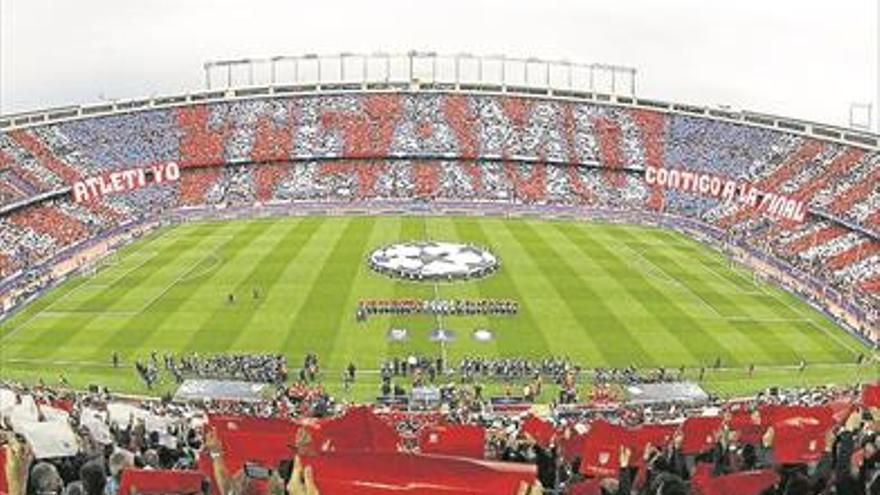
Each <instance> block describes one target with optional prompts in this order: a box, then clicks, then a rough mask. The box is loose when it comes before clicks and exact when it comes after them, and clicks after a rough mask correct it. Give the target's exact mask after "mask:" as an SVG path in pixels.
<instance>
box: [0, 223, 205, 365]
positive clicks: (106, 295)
mask: <svg viewBox="0 0 880 495" xmlns="http://www.w3.org/2000/svg"><path fill="white" fill-rule="evenodd" d="M196 244H197V240H193V239H190V238H188V237H182V238H180V239H176V240H175V242H174V243H173V244H172V251H171V252H169V253H167V254H166V255H165V256H167V258H164V257H163V258H155V259H154V260H153V261H152V262H151V263H148V264H146V265H142V266H140V267H139V268H138V269H137V270H136V271H134V272H132V273H130V274H129V276H131V277H136V278H138V279H139V280H146V279H148V278H149V277H150V276H151V275H152V274H155V273H156V272H158V271H159V270H161V269H162V268H163V264H162V263H161V261H162V259H166V260H168V261H169V262H170V261H171V258H172V257H173V256H176V255H177V254H178V253H179V252H180V251H187V250H189V249H192V248H193V247H195V246H196ZM172 253H173V254H172ZM137 290H139V289H138V287H137V286H135V285H130V286H128V287H124V286H122V284H121V283H120V284H116V285H113V286H110V287H107V288H105V289H104V290H103V291H101V293H99V294H95V295H93V296H91V297H89V298H88V299H86V300H84V301H82V302H80V303H79V304H78V305H77V306H76V309H78V310H80V309H81V310H84V309H85V308H87V307H91V305H93V304H95V301H99V300H101V301H107V303H106V309H110V308H113V307H114V304H113V302H114V301H116V299H114V298H113V296H114V295H115V296H118V297H124V296H125V294H127V293H129V292H132V291H137ZM99 309H100V308H99ZM99 315H100V312H94V313H89V312H82V313H71V314H70V315H69V316H68V317H66V318H59V319H58V320H57V321H56V322H55V323H53V324H52V325H51V326H49V327H48V328H46V329H43V330H42V331H41V332H40V334H39V336H38V337H36V338H34V339H33V340H31V341H29V342H28V344H27V345H26V346H25V348H23V349H21V350H20V351H19V352H17V353H16V355H17V356H20V357H28V358H48V357H49V356H51V355H53V354H61V355H64V354H66V353H67V352H69V349H68V344H69V343H70V342H71V341H72V340H74V339H76V338H77V337H78V336H79V334H80V333H82V332H85V331H87V329H88V327H89V325H90V323H91V322H92V321H94V320H95V319H96V318H97V317H98V316H99Z"/></svg>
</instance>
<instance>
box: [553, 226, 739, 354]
mask: <svg viewBox="0 0 880 495" xmlns="http://www.w3.org/2000/svg"><path fill="white" fill-rule="evenodd" d="M586 227H587V226H584V225H578V228H577V229H572V230H571V231H570V233H569V234H568V235H569V236H570V239H572V240H573V241H574V242H575V244H578V245H581V246H583V248H584V249H588V250H589V251H590V252H593V253H597V254H598V255H600V256H602V257H603V258H605V259H606V260H607V261H608V262H609V263H612V264H613V265H614V266H615V268H614V269H615V270H616V271H618V272H628V277H629V280H630V283H628V284H626V287H627V288H628V289H629V291H630V294H631V296H632V298H633V299H635V300H637V301H639V302H640V303H641V304H642V305H643V306H644V307H645V309H647V310H648V311H650V312H652V313H654V314H655V315H657V320H658V322H659V324H660V326H661V327H662V328H663V329H665V330H666V334H668V335H670V336H672V337H673V338H674V339H676V340H677V341H678V343H679V344H680V345H681V346H682V347H684V348H686V349H688V350H689V351H690V353H691V355H692V356H693V357H694V359H695V361H696V362H697V363H704V364H705V363H708V362H709V361H710V360H714V359H715V358H716V357H718V356H720V357H722V359H724V361H725V362H726V363H738V361H737V360H735V359H734V358H733V354H732V353H731V352H730V350H729V349H727V347H725V346H724V345H722V344H721V343H719V342H718V340H717V339H716V338H715V337H714V336H713V335H712V334H711V333H710V332H708V331H706V329H705V328H703V326H702V325H701V324H700V323H699V322H698V321H697V320H695V319H694V318H692V317H691V316H690V315H689V314H688V312H687V311H686V310H683V309H682V308H681V307H680V306H679V300H678V299H677V298H672V297H668V296H667V294H666V293H665V292H664V291H663V290H661V289H659V288H658V287H657V285H656V284H655V281H654V280H652V279H651V278H649V277H648V276H647V275H646V274H645V272H644V271H642V270H639V269H632V268H630V267H632V266H633V265H632V263H633V260H632V259H631V258H630V257H629V255H630V253H627V252H622V253H618V252H615V251H612V250H610V249H609V248H608V247H607V244H604V243H600V242H597V241H595V240H593V239H592V238H590V236H589V235H588V232H587V228H586ZM629 230H630V229H629V228H625V227H620V228H618V229H617V231H616V234H617V238H618V240H620V239H621V238H626V237H628V238H632V234H631V233H630V232H629ZM657 344H658V345H659V346H660V347H655V349H656V352H657V354H655V355H656V356H657V359H662V356H663V352H662V346H663V342H662V341H658V342H657ZM661 362H663V361H661ZM663 364H667V365H680V364H683V363H669V362H664V363H663Z"/></svg>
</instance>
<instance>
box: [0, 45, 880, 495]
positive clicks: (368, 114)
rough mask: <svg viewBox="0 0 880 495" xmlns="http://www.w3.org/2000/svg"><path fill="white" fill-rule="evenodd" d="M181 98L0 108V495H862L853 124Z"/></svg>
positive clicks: (478, 60) (430, 94)
mask: <svg viewBox="0 0 880 495" xmlns="http://www.w3.org/2000/svg"><path fill="white" fill-rule="evenodd" d="M201 74H202V75H203V76H204V83H203V87H201V88H192V90H190V91H186V92H179V93H174V94H165V95H162V96H148V97H136V98H128V99H119V100H112V101H109V100H107V101H101V102H99V103H88V104H78V103H77V104H71V105H65V106H61V107H51V108H49V107H48V105H47V107H46V108H44V109H40V110H34V111H27V112H16V113H6V114H2V115H0V275H2V276H0V278H2V282H0V468H2V469H0V494H9V495H19V494H49V493H53V494H61V493H64V494H67V493H86V494H90V495H91V494H95V495H98V494H110V495H116V494H120V495H121V494H125V495H128V494H135V493H137V494H156V495H159V494H194V493H204V494H211V495H227V494H230V495H232V494H236V495H237V494H243V493H244V494H263V493H266V494H275V493H284V494H291V495H302V494H309V495H315V494H322V495H339V494H342V495H348V494H361V493H363V494H386V493H412V494H473V495H478V494H479V495H483V494H485V495H489V494H493V495H494V494H510V495H514V494H522V495H526V494H531V495H537V494H540V493H544V494H558V495H562V494H605V495H610V494H616V495H624V494H626V495H630V494H643V495H648V494H650V495H655V494H660V495H671V494H702V495H713V494H731V495H758V494H771V495H772V494H778V495H794V494H809V493H823V494H826V493H827V494H831V493H836V494H856V495H860V494H875V493H880V136H878V134H876V133H872V132H871V131H870V129H864V128H858V127H843V126H835V125H830V124H822V123H817V122H812V121H809V120H805V119H796V118H788V117H780V116H775V115H772V114H770V113H762V112H751V111H745V110H735V109H732V108H730V107H716V106H706V105H694V104H690V103H687V102H677V101H666V100H663V99H657V98H653V97H650V98H649V97H644V96H642V95H641V94H640V93H639V91H637V89H638V87H637V75H638V76H639V77H641V74H640V73H639V72H638V71H637V70H636V68H634V67H629V66H623V65H614V64H605V63H595V62H585V63H581V62H572V61H568V60H545V59H541V58H534V57H517V56H513V55H511V56H494V55H493V56H479V55H470V54H463V53H449V54H446V53H439V52H426V51H417V50H410V51H401V52H399V53H395V52H389V53H380V52H377V53H363V54H361V53H348V52H346V53H338V54H333V53H328V54H320V55H315V54H306V55H290V56H276V57H272V58H265V59H218V60H210V61H208V62H206V63H205V64H204V66H203V67H201ZM242 75H244V76H242ZM242 77H243V78H242ZM869 112H870V110H869Z"/></svg>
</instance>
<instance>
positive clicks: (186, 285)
mask: <svg viewBox="0 0 880 495" xmlns="http://www.w3.org/2000/svg"><path fill="white" fill-rule="evenodd" d="M271 225H272V224H271V223H270V222H267V221H254V222H250V223H228V224H225V225H223V226H221V227H219V228H217V227H216V225H215V227H214V229H213V230H212V231H211V232H212V233H217V232H222V233H225V234H230V235H231V237H226V239H227V240H225V241H223V242H222V244H220V246H219V247H218V248H215V246H216V245H217V242H218V239H224V237H219V238H213V237H212V236H206V237H205V238H204V239H203V240H202V241H201V242H200V244H199V246H200V247H201V248H202V252H201V253H200V254H201V255H202V258H204V257H206V256H209V255H216V256H219V257H220V259H221V260H223V259H229V258H231V257H232V256H234V254H235V253H236V252H237V251H239V250H241V249H244V247H245V246H247V245H248V243H249V242H250V239H252V238H253V237H254V236H257V235H259V234H260V233H261V232H262V231H264V230H265V229H268V228H269V227H270V226H271ZM205 247H207V248H208V250H207V252H205V251H206V250H205V249H204V248H205ZM183 270H187V268H184V269H183ZM185 273H186V272H185V271H178V272H177V274H175V275H174V276H173V278H171V279H170V280H167V281H166V283H168V284H171V285H168V286H167V290H166V292H165V293H164V294H163V295H162V297H160V298H158V299H156V300H154V301H153V302H152V303H151V304H150V307H149V309H148V310H147V311H145V312H144V313H141V314H140V315H138V316H136V317H134V318H131V319H129V320H128V321H127V322H126V324H125V325H123V326H122V328H120V329H119V330H118V331H117V332H116V333H114V334H113V335H112V336H111V337H110V338H109V339H107V340H105V341H104V342H102V343H101V345H100V346H99V348H98V349H97V350H96V351H95V353H94V356H93V357H94V358H95V359H100V358H101V356H109V355H110V354H112V353H113V352H119V353H120V354H121V355H123V356H125V357H129V358H130V357H132V356H135V355H137V354H138V353H146V352H150V351H151V350H152V349H144V348H143V346H142V344H143V343H144V342H145V340H146V339H148V338H149V337H150V336H151V335H152V334H153V332H156V331H157V330H158V329H160V328H161V327H162V325H163V324H164V323H165V322H166V321H168V320H169V319H170V318H174V317H175V312H176V310H177V309H178V308H179V307H180V306H181V305H183V304H185V303H186V302H187V301H188V300H189V298H190V297H191V295H192V294H194V293H196V292H197V291H198V290H199V288H200V287H202V286H205V285H207V284H209V283H210V282H211V280H212V277H201V278H195V279H189V280H185V281H184V280H180V277H182V276H183V275H184V274H185ZM178 323H179V324H181V325H186V324H187V322H186V321H178ZM181 345H182V343H181ZM105 359H106V358H105Z"/></svg>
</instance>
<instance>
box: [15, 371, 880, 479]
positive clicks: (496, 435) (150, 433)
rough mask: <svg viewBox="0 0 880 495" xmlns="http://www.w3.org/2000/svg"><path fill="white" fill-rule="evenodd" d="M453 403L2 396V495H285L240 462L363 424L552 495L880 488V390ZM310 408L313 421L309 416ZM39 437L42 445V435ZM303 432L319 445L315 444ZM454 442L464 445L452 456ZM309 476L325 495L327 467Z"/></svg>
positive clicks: (285, 455)
mask: <svg viewBox="0 0 880 495" xmlns="http://www.w3.org/2000/svg"><path fill="white" fill-rule="evenodd" d="M560 361H563V360H560ZM551 367H552V366H551ZM445 397H446V398H445V399H444V401H445V406H442V407H440V408H438V409H435V410H433V411H430V412H423V413H412V412H407V411H401V410H393V409H388V408H384V407H379V408H373V412H371V413H363V412H362V411H363V410H362V409H359V408H356V407H355V408H352V406H348V405H344V404H340V403H336V402H335V401H333V399H332V398H331V397H329V396H327V394H326V393H324V392H323V391H322V390H320V388H319V387H314V386H309V385H306V384H302V383H299V384H296V385H292V386H290V387H289V388H280V389H279V390H278V393H277V394H276V395H275V396H273V397H271V398H267V399H265V400H264V401H263V402H260V403H243V402H242V403H239V402H235V401H224V402H210V401H203V402H197V403H173V402H168V401H159V400H137V401H132V399H122V398H119V397H116V396H114V395H112V394H110V393H109V392H107V391H106V390H100V389H97V390H93V391H91V392H73V391H70V390H61V389H52V388H49V387H46V386H38V387H28V386H24V385H21V384H16V383H4V384H2V385H0V439H2V440H3V441H2V442H0V452H2V454H3V455H2V456H0V461H2V462H0V463H2V464H4V465H3V466H2V467H3V469H0V477H3V476H5V479H2V480H0V482H3V483H4V484H3V485H0V488H4V489H5V490H6V491H7V493H10V494H15V495H18V494H19V493H21V494H25V493H26V494H31V493H33V494H47V493H58V494H60V493H88V494H95V495H98V494H111V495H116V494H118V493H123V492H122V491H120V490H122V489H124V488H125V485H126V481H125V480H126V478H127V477H128V475H129V474H131V473H130V471H135V472H137V471H141V470H151V471H156V472H157V474H169V473H171V474H174V475H184V474H186V475H191V476H194V477H196V478H197V479H198V480H199V481H200V483H199V484H197V485H196V486H199V487H200V488H201V486H202V483H203V484H204V489H205V492H204V493H211V494H221V495H225V494H229V493H240V491H239V487H240V486H241V484H243V483H244V484H250V485H251V488H250V489H251V490H255V491H249V492H247V493H255V494H256V493H285V492H284V491H283V490H284V489H283V487H284V486H288V488H287V489H288V490H290V487H289V482H290V476H291V475H290V473H289V472H287V473H285V472H284V470H282V471H281V472H279V473H278V474H279V476H280V477H281V478H282V480H281V481H283V482H282V483H280V486H281V487H282V488H280V489H281V490H282V491H280V492H279V491H275V492H273V491H267V490H269V488H268V486H267V485H266V484H265V481H266V480H265V479H264V480H263V481H264V483H263V484H253V479H249V475H248V474H247V473H246V472H245V471H246V469H245V464H246V463H245V462H243V461H247V460H248V459H249V457H248V456H249V455H253V456H254V457H253V458H250V460H251V461H253V460H255V459H262V461H260V462H263V463H267V462H270V460H269V459H274V461H273V462H275V463H276V464H266V466H267V467H268V468H269V471H274V470H275V466H276V465H277V463H279V462H281V461H286V462H290V461H291V460H292V458H293V457H294V455H296V454H303V455H306V456H307V457H308V459H315V458H316V456H317V457H320V456H321V455H325V454H322V453H321V452H322V451H323V450H324V449H328V448H329V449H330V452H328V453H327V454H326V455H331V456H332V455H338V454H341V453H343V452H345V451H346V449H347V448H348V447H346V446H345V445H346V444H349V445H351V442H345V441H344V440H343V439H342V437H335V438H334V437H333V435H332V430H333V428H332V427H331V424H332V423H333V422H334V421H340V419H342V418H346V417H347V418H351V417H355V416H357V417H361V418H362V419H363V418H366V421H367V423H363V422H361V423H357V424H358V425H359V426H358V430H343V431H346V432H347V433H345V435H355V436H357V437H360V436H362V435H365V438H367V439H369V438H370V436H371V435H372V436H373V438H374V440H375V438H377V437H376V436H377V435H379V436H381V435H384V434H385V433H384V430H382V428H386V427H383V426H381V425H379V424H378V423H385V424H387V425H390V426H391V427H392V430H389V431H396V432H397V433H396V434H394V435H393V437H394V438H395V440H394V442H395V443H396V446H394V447H392V448H394V449H395V450H396V451H398V452H401V453H404V454H405V455H415V456H418V455H419V454H418V452H419V451H421V452H431V453H445V454H446V455H456V456H463V457H475V458H478V459H484V458H485V459H489V460H498V461H503V462H513V463H520V464H526V465H529V464H530V465H534V466H535V468H536V478H537V480H538V481H539V482H540V484H541V485H542V486H543V487H544V489H545V490H548V492H545V493H565V494H591V493H600V494H618V495H624V494H627V495H629V494H632V493H636V494H639V495H648V494H650V495H657V494H661V495H671V494H715V493H725V494H726V493H736V494H737V495H758V494H759V493H765V494H772V495H777V494H778V495H797V494H814V493H823V494H824V493H837V494H850V493H852V494H857V495H862V494H874V493H877V491H876V490H878V489H880V486H878V485H877V484H876V483H877V482H878V474H877V473H878V470H880V436H878V428H880V424H878V421H877V419H876V418H878V417H880V384H878V385H872V386H865V388H864V389H863V390H860V389H859V387H817V388H806V389H788V390H785V389H783V390H777V389H772V390H768V391H765V392H762V393H760V394H758V395H756V396H754V397H752V398H749V399H739V400H736V401H731V402H725V401H719V400H717V399H713V401H712V402H710V403H709V404H704V405H699V406H689V407H684V406H682V405H680V404H676V403H668V404H663V403H659V404H653V405H651V406H638V405H631V404H625V403H618V404H615V405H614V406H613V407H607V406H596V405H592V406H591V405H589V404H585V405H581V406H579V407H576V408H572V407H571V406H566V405H559V406H557V407H556V408H554V409H551V410H550V412H549V414H547V415H545V416H544V417H537V416H534V415H532V414H529V413H522V412H519V411H512V412H501V411H494V412H493V411H492V410H491V409H490V408H488V407H486V405H487V404H488V401H487V400H485V399H483V398H480V397H474V396H473V395H470V396H469V397H467V398H466V400H465V399H463V397H462V395H461V394H452V395H446V396H445ZM304 402H309V404H310V407H301V406H302V404H303V403H304ZM359 411H361V412H359ZM363 414H367V416H363ZM224 418H225V419H224ZM322 418H323V419H322ZM369 421H376V422H378V423H377V424H374V425H372V426H371V425H370V423H369ZM284 425H289V426H284ZM310 425H311V426H310ZM321 425H324V426H321ZM35 427H36V428H44V429H45V433H44V434H42V435H35V434H34V433H33V431H34V428H35ZM296 428H306V430H307V431H308V430H310V431H312V433H310V434H308V435H306V436H305V437H303V435H302V434H297V433H296V432H295V431H296ZM377 428H378V429H377ZM364 429H370V430H372V433H370V432H369V431H360V430H364ZM284 431H288V432H289V433H284ZM50 432H51V433H50ZM309 435H310V436H311V437H312V438H313V439H322V438H324V440H322V441H319V443H318V445H317V446H315V444H309V443H308V438H309ZM322 435H323V436H322ZM443 435H447V436H450V438H451V436H452V435H457V436H455V440H454V441H451V442H450V443H449V444H448V446H446V447H444V446H443V445H444V442H443V440H442V438H443ZM56 437H57V438H56ZM370 441H371V440H366V442H367V443H366V444H358V449H359V452H361V453H363V454H364V455H367V456H369V455H378V452H373V453H371V450H370V449H371V448H372V447H371V446H370V443H369V442H370ZM465 444H467V445H471V446H470V447H467V448H465V447H466V445H465ZM309 445H312V446H311V447H310V446H309ZM322 445H323V446H322ZM333 445H335V447H334V446H333ZM328 446H329V447H328ZM316 448H317V449H318V451H317V452H316V451H315V450H314V449H316ZM446 448H448V449H450V450H444V449H446ZM248 452H250V454H248ZM260 452H264V453H266V457H264V456H263V455H260ZM269 453H271V455H270V454H269ZM236 459H239V460H238V461H236ZM435 459H436V458H435ZM211 460H213V463H212V462H211ZM311 462H317V461H314V460H313V461H311ZM435 462H437V463H439V462H440V461H435ZM218 463H220V464H218ZM316 465H317V464H316ZM442 466H443V465H442V464H438V469H440V471H438V473H442V469H443V467H442ZM288 470H289V466H288ZM126 473H128V474H126ZM337 473H341V471H338V472H337ZM758 473H762V474H761V475H760V479H761V480H763V481H762V482H761V483H760V485H761V486H760V488H754V486H755V485H753V484H750V483H744V484H739V483H740V482H739V481H737V482H736V484H734V485H731V486H736V487H738V488H737V490H741V491H733V492H730V491H711V490H713V489H718V488H717V486H718V485H719V484H724V483H728V482H733V481H732V480H742V479H743V478H751V477H752V476H758ZM313 474H314V475H315V477H316V480H317V485H318V486H320V484H321V479H322V478H321V472H320V470H319V469H318V468H317V467H316V468H315V472H314V473H313ZM438 475H439V474H438ZM737 475H739V477H737ZM250 476H253V474H251V475H250ZM169 479H170V480H179V479H180V478H177V477H173V476H172V477H170V478H169ZM121 485H122V486H121ZM660 485H662V487H661V486H660ZM713 487H716V488H713ZM129 488H130V487H129ZM78 490H82V491H78ZM550 490H558V491H556V492H550ZM745 490H748V491H745ZM124 493H126V495H127V494H128V493H129V492H128V491H125V492H124ZM179 493H191V492H179ZM286 493H291V494H292V495H294V494H295V495H298V494H299V493H300V492H295V491H287V492H286ZM511 493H512V492H511ZM532 493H538V492H532Z"/></svg>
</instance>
